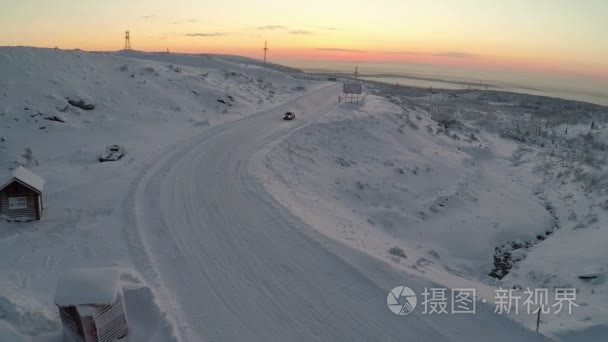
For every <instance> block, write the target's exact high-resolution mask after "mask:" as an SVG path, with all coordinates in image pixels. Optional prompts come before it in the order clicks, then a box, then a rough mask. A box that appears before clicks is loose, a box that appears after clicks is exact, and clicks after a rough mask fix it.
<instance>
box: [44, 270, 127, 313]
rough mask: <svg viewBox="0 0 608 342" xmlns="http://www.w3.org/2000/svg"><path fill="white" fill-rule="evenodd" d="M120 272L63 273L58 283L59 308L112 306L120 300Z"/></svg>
mask: <svg viewBox="0 0 608 342" xmlns="http://www.w3.org/2000/svg"><path fill="white" fill-rule="evenodd" d="M119 290H120V272H119V271H118V269H116V268H111V267H103V268H81V269H74V270H70V271H67V272H65V273H63V274H62V275H61V276H60V277H59V281H58V283H57V291H56V292H55V304H57V305H58V306H77V305H111V304H114V303H115V302H116V300H117V299H118V292H119Z"/></svg>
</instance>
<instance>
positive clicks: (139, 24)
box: [0, 0, 608, 80]
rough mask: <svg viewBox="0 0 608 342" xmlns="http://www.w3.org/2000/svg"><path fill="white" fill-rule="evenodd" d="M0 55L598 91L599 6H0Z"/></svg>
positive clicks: (602, 63)
mask: <svg viewBox="0 0 608 342" xmlns="http://www.w3.org/2000/svg"><path fill="white" fill-rule="evenodd" d="M0 7H1V8H2V11H1V12H0V22H1V23H2V30H1V32H0V45H2V46H7V45H8V46H14V45H27V46H40V47H59V48H65V49H74V48H79V49H83V50H119V49H122V47H123V35H124V31H125V30H127V29H128V30H130V32H131V37H132V38H131V41H132V47H133V48H134V49H137V50H143V51H165V50H166V49H167V48H168V49H170V50H171V51H172V52H192V53H200V52H206V53H229V54H240V55H246V56H251V57H256V58H261V55H262V51H261V49H262V47H263V44H264V41H266V40H267V41H268V42H269V48H270V49H271V50H270V53H269V59H270V60H289V59H313V60H315V59H316V60H348V61H397V62H416V63H425V64H431V65H432V64H436V65H458V66H470V67H480V68H494V69H505V68H507V69H518V70H521V71H526V70H533V71H542V72H549V73H555V74H571V75H579V76H585V77H590V78H594V79H600V80H602V79H606V80H608V43H607V41H608V40H607V37H606V34H607V33H608V1H603V0H580V1H570V0H534V1H530V0H510V1H504V0H502V1H498V0H483V1H482V0H436V1H418V0H376V1H368V0H349V1H346V0H325V1H321V0H307V1H278V0H261V1H245V0H227V1H200V0H174V1H159V0H148V1H143V0H131V1H118V0H107V1H94V0H90V1H73V0H55V1H34V0H21V1H7V0H0Z"/></svg>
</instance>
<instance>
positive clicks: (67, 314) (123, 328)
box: [59, 294, 128, 342]
mask: <svg viewBox="0 0 608 342" xmlns="http://www.w3.org/2000/svg"><path fill="white" fill-rule="evenodd" d="M78 308H82V309H83V311H84V312H87V313H88V314H87V316H89V315H92V317H93V321H94V322H95V326H96V328H97V341H99V342H113V341H115V340H117V339H120V338H123V337H125V336H126V335H127V332H128V327H127V317H126V313H125V307H124V303H123V299H122V294H119V295H118V299H117V300H116V303H114V304H112V305H80V306H78V307H73V306H68V307H59V314H60V316H61V321H62V323H63V331H64V335H65V336H66V337H67V338H68V339H70V342H88V341H87V340H86V338H85V332H84V330H83V326H82V322H81V318H80V313H79V312H78Z"/></svg>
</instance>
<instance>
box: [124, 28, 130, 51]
mask: <svg viewBox="0 0 608 342" xmlns="http://www.w3.org/2000/svg"><path fill="white" fill-rule="evenodd" d="M125 50H131V38H130V37H129V31H125Z"/></svg>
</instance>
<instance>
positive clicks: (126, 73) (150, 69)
mask: <svg viewBox="0 0 608 342" xmlns="http://www.w3.org/2000/svg"><path fill="white" fill-rule="evenodd" d="M257 64H258V63H257V62H253V61H251V60H248V59H246V58H240V57H227V56H226V57H223V56H212V55H205V56H193V55H179V54H151V53H140V52H133V51H131V52H118V53H87V52H82V51H63V50H57V49H37V48H25V47H23V48H21V47H19V48H0V75H1V77H0V156H1V157H0V179H1V180H0V183H2V184H3V183H4V182H5V181H6V180H8V178H9V176H10V174H11V170H12V169H14V168H15V167H16V166H18V165H19V164H22V165H26V166H27V167H28V168H30V169H31V170H32V171H34V172H35V173H37V174H39V175H40V176H42V177H44V178H45V180H46V188H45V190H46V192H45V194H44V204H45V210H44V212H43V220H42V221H39V222H26V223H15V222H13V223H8V222H6V221H4V220H2V221H0V250H1V251H2V252H1V253H0V255H2V258H0V259H1V260H0V336H2V337H0V340H2V341H9V340H10V341H14V339H13V337H11V338H9V337H6V338H7V339H6V340H5V339H4V336H12V335H3V333H2V332H3V331H7V332H6V334H8V331H9V330H10V331H13V332H14V333H15V334H19V335H23V336H25V337H24V338H25V340H28V341H29V339H30V338H35V339H36V338H38V339H40V340H43V341H47V340H53V341H54V340H55V338H58V337H57V336H59V334H60V324H59V318H58V313H57V310H56V307H55V306H54V304H53V302H52V300H53V293H54V288H55V283H56V280H57V277H58V274H59V273H61V271H63V270H66V269H71V268H75V267H89V266H91V267H94V266H111V265H116V266H118V267H120V268H121V269H122V270H123V281H124V283H125V284H126V286H128V287H133V288H134V290H133V291H130V292H128V293H127V298H126V300H127V303H128V302H129V301H134V303H135V304H134V305H131V308H137V307H139V306H141V307H142V310H141V312H142V313H143V314H137V313H132V314H131V316H133V317H134V319H135V320H136V321H137V320H138V319H140V318H141V319H143V320H144V322H145V324H146V325H148V328H146V329H137V328H136V330H135V332H134V334H135V336H136V337H134V338H135V340H136V341H137V340H138V339H137V336H140V337H141V336H147V337H148V339H143V338H142V339H140V340H139V341H144V340H146V341H147V340H150V341H169V340H172V338H169V337H168V336H170V335H173V333H172V332H171V331H172V329H173V328H168V327H169V326H170V324H169V322H167V321H166V320H167V318H166V315H165V313H163V312H162V311H166V310H167V309H166V308H163V309H162V310H161V309H159V308H158V307H155V305H156V304H155V303H156V302H155V299H154V296H155V295H154V293H153V292H152V291H150V289H148V284H146V282H145V281H144V280H143V278H142V276H141V274H138V272H137V270H136V269H135V267H133V264H134V261H133V260H135V259H137V258H138V255H139V254H140V253H141V251H140V249H141V248H139V249H138V247H136V246H133V245H132V241H133V240H132V239H130V237H129V234H132V233H133V229H134V228H133V227H132V225H131V223H130V222H128V221H127V220H126V218H125V213H126V212H132V211H133V203H132V202H130V198H129V196H130V195H131V193H132V191H131V190H132V184H133V182H134V181H136V180H137V176H138V175H139V173H140V171H141V170H144V169H146V168H147V167H148V166H149V165H150V164H151V163H154V162H155V160H157V159H158V158H160V157H162V156H163V155H164V154H166V153H167V152H168V151H171V150H172V149H174V148H175V146H177V145H179V144H180V143H183V142H186V141H189V140H190V139H191V138H192V137H194V136H198V135H200V134H202V133H203V132H205V130H206V129H209V128H212V127H215V126H218V125H221V124H223V123H225V122H229V121H234V120H238V119H241V118H244V117H248V116H249V115H252V114H254V113H256V112H259V111H263V110H264V109H266V108H271V107H273V106H276V105H278V104H280V103H283V102H285V101H288V100H290V99H291V98H295V97H297V96H299V95H302V94H304V93H307V92H309V91H312V90H314V89H316V88H318V87H320V86H322V85H323V84H322V83H319V82H311V81H307V80H302V79H301V77H300V78H298V77H297V76H298V75H297V74H293V75H292V74H290V73H287V72H285V71H281V70H272V69H267V68H262V67H260V66H259V65H257ZM70 103H71V104H70ZM87 105H92V106H94V108H93V109H91V110H85V109H81V108H79V106H80V107H84V108H87ZM112 144H119V145H122V146H124V147H125V149H126V155H125V157H124V158H123V159H122V160H120V161H118V162H110V163H99V162H98V161H97V158H98V156H99V154H100V153H102V152H103V151H104V150H105V148H106V146H107V145H112ZM145 308H149V309H148V310H147V311H146V309H145ZM151 308H155V309H151ZM163 321H164V323H163ZM155 322H157V323H155ZM151 324H152V325H154V326H158V329H157V330H154V329H150V327H151ZM138 334H143V335H138ZM154 336H156V337H154ZM155 338H156V339H155ZM173 338H174V337H173Z"/></svg>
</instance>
